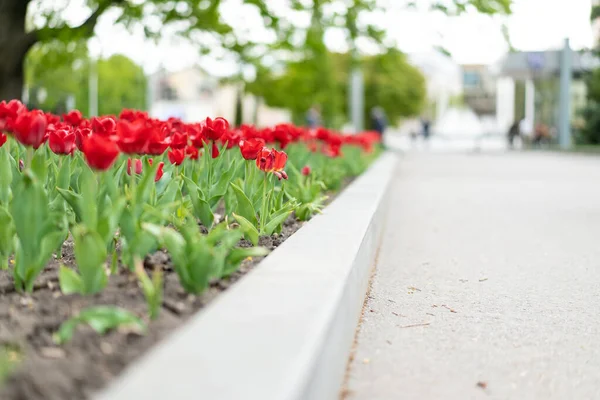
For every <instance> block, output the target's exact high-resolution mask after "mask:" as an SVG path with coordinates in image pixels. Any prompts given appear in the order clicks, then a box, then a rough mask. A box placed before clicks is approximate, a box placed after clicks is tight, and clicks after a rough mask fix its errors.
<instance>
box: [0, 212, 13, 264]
mask: <svg viewBox="0 0 600 400" xmlns="http://www.w3.org/2000/svg"><path fill="white" fill-rule="evenodd" d="M14 234H15V227H14V224H13V219H12V217H11V216H10V214H9V213H8V211H7V210H6V209H5V208H4V207H2V206H0V267H1V268H3V269H6V268H7V267H8V264H7V263H8V257H9V256H10V254H11V253H12V244H13V236H14Z"/></svg>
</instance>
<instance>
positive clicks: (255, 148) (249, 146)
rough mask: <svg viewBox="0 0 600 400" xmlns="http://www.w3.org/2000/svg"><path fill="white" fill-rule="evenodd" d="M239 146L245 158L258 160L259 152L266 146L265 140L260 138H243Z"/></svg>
mask: <svg viewBox="0 0 600 400" xmlns="http://www.w3.org/2000/svg"><path fill="white" fill-rule="evenodd" d="M239 146H240V151H241V153H242V157H244V159H246V160H256V157H258V153H259V152H260V151H261V149H262V148H263V147H265V141H264V140H262V139H259V138H252V139H247V140H241V141H240V144H239Z"/></svg>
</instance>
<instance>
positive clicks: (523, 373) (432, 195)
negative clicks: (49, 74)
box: [343, 153, 600, 400]
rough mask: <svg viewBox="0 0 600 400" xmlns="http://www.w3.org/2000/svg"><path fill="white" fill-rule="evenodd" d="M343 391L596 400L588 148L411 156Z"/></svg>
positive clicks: (593, 196)
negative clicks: (580, 151)
mask: <svg viewBox="0 0 600 400" xmlns="http://www.w3.org/2000/svg"><path fill="white" fill-rule="evenodd" d="M391 190H392V193H391V201H390V211H389V219H388V221H387V226H386V231H385V233H384V241H383V244H382V248H381V253H380V255H379V261H378V265H377V271H376V275H375V277H374V279H373V284H372V289H371V292H370V295H369V298H368V300H367V302H366V306H365V312H364V317H363V322H362V325H361V326H360V328H359V329H360V330H359V333H358V336H357V348H356V352H355V356H354V360H353V361H352V362H351V363H350V366H349V375H348V380H347V383H346V391H345V392H344V393H347V395H346V396H343V397H344V398H346V399H349V400H360V399H365V400H366V399H368V400H384V399H385V400H387V399H390V400H392V399H444V400H447V399H449V400H454V399H460V400H462V399H519V400H523V399H544V400H547V399H566V400H570V399H577V400H580V399H600V342H599V339H600V316H599V314H600V157H599V158H595V157H589V156H571V155H562V154H541V153H523V154H518V153H517V154H495V155H484V154H464V155H440V154H437V155H433V154H424V153H422V154H413V155H407V156H404V157H402V159H401V161H400V163H399V165H398V170H397V175H396V176H395V178H394V181H393V182H392V189H391Z"/></svg>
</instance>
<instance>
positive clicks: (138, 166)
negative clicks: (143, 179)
mask: <svg viewBox="0 0 600 400" xmlns="http://www.w3.org/2000/svg"><path fill="white" fill-rule="evenodd" d="M133 163H135V166H134V169H135V173H136V174H137V175H140V174H141V173H142V167H143V165H142V160H141V159H139V158H137V159H135V160H134V161H133V162H132V161H131V158H129V159H127V175H131V167H132V165H131V164H133ZM150 165H152V162H150Z"/></svg>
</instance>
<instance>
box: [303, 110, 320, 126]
mask: <svg viewBox="0 0 600 400" xmlns="http://www.w3.org/2000/svg"><path fill="white" fill-rule="evenodd" d="M321 124H322V123H321V107H319V106H318V105H314V106H312V107H311V108H310V109H309V110H308V112H307V113H306V125H307V126H308V127H309V128H312V129H315V128H317V127H319V126H321Z"/></svg>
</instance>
